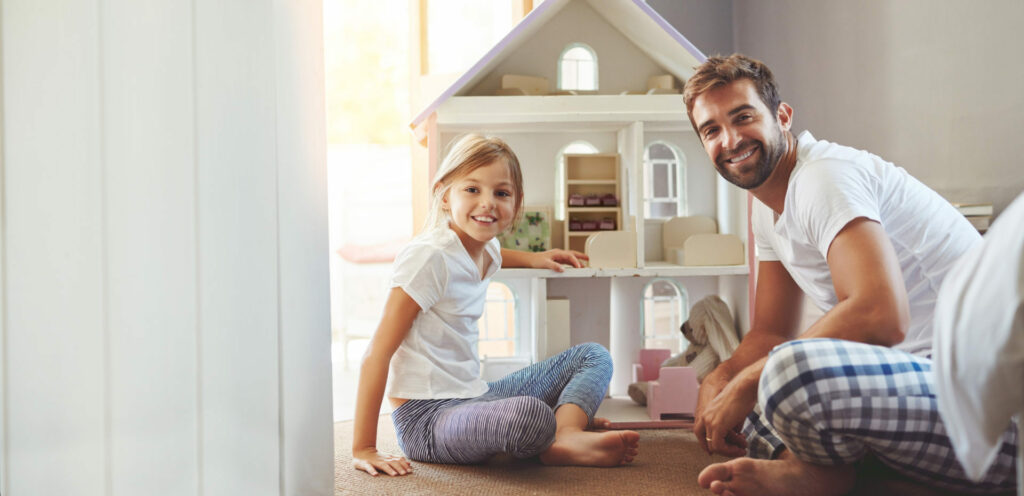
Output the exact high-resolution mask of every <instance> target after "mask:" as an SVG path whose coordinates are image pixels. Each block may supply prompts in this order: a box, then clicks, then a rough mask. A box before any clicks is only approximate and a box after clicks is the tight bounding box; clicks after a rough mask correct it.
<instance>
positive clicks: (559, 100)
mask: <svg viewBox="0 0 1024 496" xmlns="http://www.w3.org/2000/svg"><path fill="white" fill-rule="evenodd" d="M685 109H686V107H685V106H684V105H683V96H682V95H679V94H671V95H568V96H565V95H559V96H550V95H548V96H457V97H452V98H450V99H449V100H448V101H447V102H446V104H445V106H444V107H442V108H440V109H438V113H437V124H438V125H439V126H440V127H441V128H442V129H445V130H452V131H456V130H461V129H466V130H477V129H479V128H481V127H488V128H490V127H500V128H502V129H526V130H534V131H537V130H540V128H538V127H537V126H538V125H540V126H541V128H544V129H546V128H547V127H545V124H546V125H549V126H550V127H551V128H552V129H557V128H559V127H561V126H564V125H566V124H575V125H578V124H580V123H590V124H591V125H592V127H593V126H600V125H601V124H607V125H608V126H609V128H610V129H615V128H618V127H621V126H622V125H625V124H628V123H630V122H636V121H644V122H645V123H646V124H647V125H648V126H654V127H657V126H658V124H659V123H660V124H664V125H665V126H666V127H668V128H673V129H676V128H678V129H684V130H690V126H689V119H688V118H687V116H686V111H685Z"/></svg>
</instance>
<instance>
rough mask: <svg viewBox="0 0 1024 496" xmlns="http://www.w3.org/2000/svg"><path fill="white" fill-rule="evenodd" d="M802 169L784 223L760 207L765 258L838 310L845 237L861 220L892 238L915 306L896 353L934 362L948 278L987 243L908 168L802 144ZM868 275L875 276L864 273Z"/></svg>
mask: <svg viewBox="0 0 1024 496" xmlns="http://www.w3.org/2000/svg"><path fill="white" fill-rule="evenodd" d="M797 140H798V144H797V158H796V166H795V168H794V169H793V172H792V174H791V175H790V177H789V188H788V190H787V191H786V199H785V207H784V209H783V212H782V214H781V215H780V216H779V218H778V220H777V221H776V220H775V214H774V212H773V211H772V210H771V209H770V208H768V206H767V205H765V204H763V203H761V202H760V201H757V200H756V199H755V200H754V207H753V214H752V217H753V219H752V223H753V231H754V239H755V241H756V243H757V248H758V256H759V258H760V260H762V261H769V260H778V261H780V262H782V264H783V265H784V266H785V267H786V270H787V271H789V274H790V276H792V277H793V280H794V281H796V283H797V284H798V285H799V286H800V288H801V289H803V291H804V293H806V294H807V296H808V297H809V298H810V300H811V301H813V302H814V304H815V305H816V306H817V307H818V308H820V309H821V310H822V311H825V312H827V311H828V310H829V309H831V308H832V307H833V306H835V304H836V303H837V302H838V300H837V298H836V292H835V287H834V286H833V284H832V274H831V272H830V271H829V267H828V263H827V261H826V257H827V256H828V249H829V246H831V244H832V240H834V239H835V237H836V235H837V234H839V231H840V230H842V229H843V227H845V226H846V225H847V224H848V223H849V222H850V221H852V220H854V219H856V218H858V217H866V218H868V219H871V220H874V221H877V222H879V223H880V224H881V225H882V228H883V229H885V233H886V234H887V235H888V236H889V239H890V241H891V242H892V245H893V248H894V249H895V251H896V256H897V258H898V259H899V264H900V269H902V271H903V280H904V282H905V283H906V290H907V297H908V300H909V303H910V327H909V329H908V330H907V335H906V338H905V339H904V340H903V342H902V343H900V344H898V345H896V346H895V347H896V348H899V349H902V350H904V351H907V352H910V353H917V354H925V355H926V354H929V353H930V350H931V346H932V314H933V313H934V307H935V299H936V296H937V295H938V291H939V287H940V286H941V285H942V278H943V277H945V275H946V272H947V271H948V270H949V268H950V267H951V266H952V265H953V263H954V262H956V260H957V259H958V258H959V257H960V255H962V254H963V253H964V252H966V251H967V250H968V249H969V248H970V247H971V246H972V245H973V244H974V243H976V242H977V241H979V240H980V239H981V237H980V236H979V235H978V232H977V231H976V230H975V229H974V228H973V227H971V224H970V223H969V222H967V220H966V219H965V218H964V216H963V215H961V214H960V212H958V211H957V210H956V209H955V208H954V207H953V206H952V205H951V204H950V203H949V202H948V201H946V200H944V199H943V198H942V197H941V196H939V195H938V193H935V192H934V191H932V190H931V189H929V188H928V187H927V186H925V185H924V184H922V183H921V182H920V181H918V180H917V179H914V178H913V177H911V176H910V174H908V173H907V171H905V170H904V169H903V168H901V167H896V166H895V165H893V164H892V163H890V162H886V161H884V160H882V159H881V158H879V157H877V156H875V155H872V154H870V153H868V152H866V151H863V150H857V149H854V148H849V147H846V146H841V145H837V144H835V143H829V142H828V141H824V140H822V141H817V140H815V139H814V137H813V136H811V134H810V133H809V132H807V131H804V132H803V133H801V134H800V136H799V137H798V138H797ZM864 270H872V268H871V267H864Z"/></svg>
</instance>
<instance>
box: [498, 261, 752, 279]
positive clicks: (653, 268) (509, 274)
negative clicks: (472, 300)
mask: <svg viewBox="0 0 1024 496" xmlns="http://www.w3.org/2000/svg"><path fill="white" fill-rule="evenodd" d="M749 273H750V271H749V270H748V268H747V266H746V265H706V266H682V265H674V264H669V263H667V262H647V263H646V264H645V266H644V267H643V268H636V267H632V268H621V269H594V268H589V267H587V268H582V269H575V268H566V269H565V272H555V271H553V270H548V269H501V270H499V271H498V272H497V274H496V275H495V277H498V278H500V279H519V278H541V279H561V278H581V277H706V276H739V275H747V274H749Z"/></svg>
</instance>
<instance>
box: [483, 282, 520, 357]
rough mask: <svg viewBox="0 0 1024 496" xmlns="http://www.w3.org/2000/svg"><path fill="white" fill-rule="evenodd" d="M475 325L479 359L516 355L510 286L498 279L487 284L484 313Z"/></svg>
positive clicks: (512, 295)
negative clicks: (477, 335) (477, 336)
mask: <svg viewBox="0 0 1024 496" xmlns="http://www.w3.org/2000/svg"><path fill="white" fill-rule="evenodd" d="M477 325H478V327H479V328H480V342H479V345H478V352H479V355H480V358H481V359H482V358H485V357H492V358H493V357H514V356H516V350H517V349H518V346H517V345H518V335H517V334H516V297H515V293H513V292H512V288H510V287H508V285H506V284H505V283H502V282H498V281H492V282H491V284H490V285H488V286H487V298H486V300H485V303H484V313H483V315H481V316H480V320H479V321H478V322H477Z"/></svg>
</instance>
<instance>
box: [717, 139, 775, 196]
mask: <svg viewBox="0 0 1024 496" xmlns="http://www.w3.org/2000/svg"><path fill="white" fill-rule="evenodd" d="M747 143H748V142H741V143H739V145H737V147H736V148H737V149H741V150H742V149H743V147H745V146H746V145H747ZM756 143H757V146H756V149H759V151H760V152H761V158H760V160H758V161H757V163H755V164H754V170H753V175H752V176H750V177H748V178H747V179H746V180H744V179H743V178H742V177H741V176H740V175H739V174H734V173H732V172H730V171H729V168H728V165H727V164H726V159H724V158H720V159H718V161H716V162H715V169H716V170H717V171H718V174H719V175H721V176H722V177H724V178H725V180H726V181H729V182H730V183H733V184H735V185H736V186H739V187H740V188H743V189H754V188H756V187H758V186H760V185H762V184H764V182H765V181H767V180H768V178H769V177H770V176H771V175H772V172H774V171H775V167H776V166H777V165H778V164H779V159H780V158H782V152H783V151H784V150H785V149H786V146H785V145H786V135H785V133H783V132H781V131H780V132H779V133H778V135H777V136H776V140H775V142H774V143H772V146H766V145H765V143H764V142H762V141H757V142H756ZM756 149H755V151H757V150H756Z"/></svg>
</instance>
